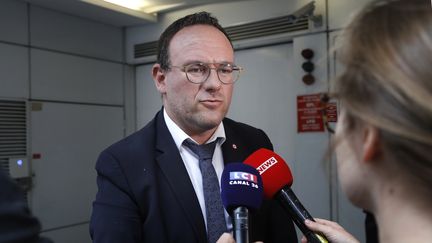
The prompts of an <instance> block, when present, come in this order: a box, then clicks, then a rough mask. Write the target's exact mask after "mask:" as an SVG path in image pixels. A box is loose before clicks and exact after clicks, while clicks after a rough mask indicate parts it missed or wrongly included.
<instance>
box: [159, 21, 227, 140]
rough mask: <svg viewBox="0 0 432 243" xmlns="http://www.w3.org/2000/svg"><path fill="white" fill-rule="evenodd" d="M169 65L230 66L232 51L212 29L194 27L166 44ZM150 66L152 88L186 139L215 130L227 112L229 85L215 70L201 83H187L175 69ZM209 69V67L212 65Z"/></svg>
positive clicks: (204, 26)
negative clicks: (183, 132) (224, 64)
mask: <svg viewBox="0 0 432 243" xmlns="http://www.w3.org/2000/svg"><path fill="white" fill-rule="evenodd" d="M169 59H170V64H171V65H172V66H184V65H187V64H190V63H194V62H203V63H234V52H233V49H232V46H231V44H230V42H229V41H228V39H227V38H226V37H225V35H224V34H223V33H222V32H220V31H219V30H218V29H216V28H215V27H213V26H208V25H195V26H189V27H185V28H184V29H182V30H180V31H179V32H178V33H177V34H176V35H174V37H173V38H172V40H171V43H170V45H169ZM158 65H159V64H155V66H154V67H153V77H154V79H155V82H156V87H157V89H158V90H159V92H160V93H161V94H162V95H163V101H164V106H165V109H166V111H167V113H168V115H169V116H170V117H171V119H173V120H174V122H175V123H176V124H177V125H178V126H179V127H181V128H182V129H183V130H184V131H185V132H186V133H187V134H189V135H190V136H193V135H197V134H201V133H203V132H206V131H209V130H212V129H215V128H216V127H217V126H218V125H219V124H220V122H221V121H222V119H223V118H224V117H225V115H226V113H227V112H228V108H229V105H230V103H231V97H232V91H233V84H223V83H222V82H220V81H219V79H218V77H217V73H216V70H211V73H210V76H209V77H208V79H207V80H206V81H205V82H204V83H201V84H194V83H191V82H189V81H188V79H187V77H186V73H184V72H183V71H181V69H179V68H174V67H173V68H171V69H170V70H168V71H163V70H160V66H159V68H158ZM212 67H213V66H212Z"/></svg>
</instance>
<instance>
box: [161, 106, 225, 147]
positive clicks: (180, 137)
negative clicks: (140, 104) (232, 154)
mask: <svg viewBox="0 0 432 243" xmlns="http://www.w3.org/2000/svg"><path fill="white" fill-rule="evenodd" d="M163 114H164V119H165V123H166V125H167V127H168V130H169V132H170V133H171V136H172V137H173V139H174V142H175V144H176V146H177V149H179V150H180V147H181V146H182V144H183V141H184V140H186V139H188V138H189V139H191V140H192V141H194V142H196V141H195V140H193V139H192V138H191V137H190V136H189V135H187V134H186V133H185V132H184V131H183V130H182V129H181V128H180V127H179V126H178V125H177V124H176V123H175V122H174V121H173V120H172V119H171V118H170V117H169V115H168V113H167V112H166V110H165V108H164V109H163ZM217 138H219V139H218V144H220V145H222V144H223V143H224V142H225V140H226V137H225V128H224V125H223V122H221V123H220V124H219V126H218V127H217V128H216V131H215V132H214V133H213V135H212V136H211V137H210V139H209V140H208V141H207V142H206V143H210V142H213V141H215V140H216V139H217Z"/></svg>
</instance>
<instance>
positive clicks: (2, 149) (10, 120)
mask: <svg viewBox="0 0 432 243" xmlns="http://www.w3.org/2000/svg"><path fill="white" fill-rule="evenodd" d="M26 154H27V110H26V102H25V101H10V100H0V159H2V160H1V164H2V167H3V165H4V164H5V163H8V161H6V162H4V161H3V159H8V158H9V157H17V156H26Z"/></svg>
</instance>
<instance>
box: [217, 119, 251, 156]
mask: <svg viewBox="0 0 432 243" xmlns="http://www.w3.org/2000/svg"><path fill="white" fill-rule="evenodd" d="M224 121H225V120H224ZM224 128H225V137H226V140H225V142H224V143H223V144H222V153H223V159H224V163H225V164H227V163H232V162H242V163H243V161H244V160H245V159H246V157H247V156H248V155H249V154H248V151H249V149H248V148H246V147H245V144H244V142H242V140H241V139H240V138H241V136H237V135H236V133H235V129H234V128H233V127H231V126H230V124H229V123H226V122H224Z"/></svg>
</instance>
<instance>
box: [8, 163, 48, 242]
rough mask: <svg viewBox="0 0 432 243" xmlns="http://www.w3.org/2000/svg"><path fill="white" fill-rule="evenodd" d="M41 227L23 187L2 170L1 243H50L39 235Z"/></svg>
mask: <svg viewBox="0 0 432 243" xmlns="http://www.w3.org/2000/svg"><path fill="white" fill-rule="evenodd" d="M40 229H41V227H40V224H39V221H38V220H37V219H36V218H35V217H33V216H32V215H31V213H30V210H29V208H28V206H27V202H26V200H25V198H24V194H23V192H22V191H21V189H20V188H19V187H18V185H17V184H16V183H15V182H14V181H12V180H11V179H10V178H9V177H8V176H7V175H5V174H4V173H3V172H2V171H0V243H2V242H5V243H6V242H10V243H12V242H14V243H50V242H51V241H50V240H48V239H45V238H40V237H39V232H40Z"/></svg>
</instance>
